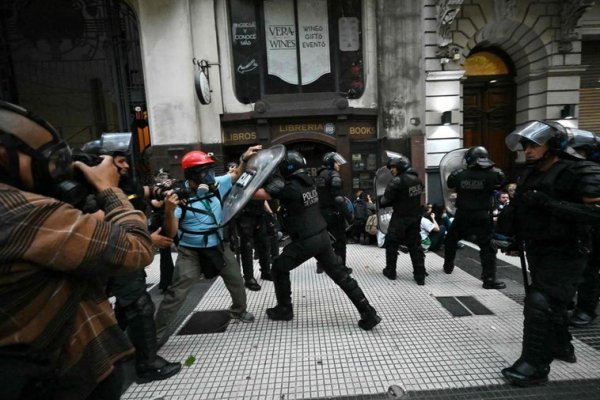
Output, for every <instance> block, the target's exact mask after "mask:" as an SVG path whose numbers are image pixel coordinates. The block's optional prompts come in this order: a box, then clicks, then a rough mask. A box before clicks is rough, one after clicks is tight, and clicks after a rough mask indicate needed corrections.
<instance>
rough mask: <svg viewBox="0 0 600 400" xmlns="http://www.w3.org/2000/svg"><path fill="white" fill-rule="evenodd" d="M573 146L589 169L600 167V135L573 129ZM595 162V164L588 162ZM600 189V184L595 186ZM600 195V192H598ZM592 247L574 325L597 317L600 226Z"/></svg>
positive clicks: (573, 316)
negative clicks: (583, 158)
mask: <svg viewBox="0 0 600 400" xmlns="http://www.w3.org/2000/svg"><path fill="white" fill-rule="evenodd" d="M570 144H571V147H573V148H574V149H575V150H576V151H577V152H578V153H579V154H581V155H582V156H583V157H585V159H586V161H583V162H581V163H580V164H584V163H585V164H586V167H587V169H588V170H590V171H593V170H598V169H600V137H599V136H597V135H594V134H593V133H592V132H589V131H583V130H580V129H577V130H575V131H572V135H571V138H570ZM588 163H593V164H591V165H590V164H588ZM595 187H596V188H597V189H598V190H599V191H600V185H596V186H595ZM596 195H600V193H596ZM591 235H592V247H591V253H590V256H589V260H588V263H587V265H586V267H585V270H584V271H583V282H581V283H580V284H579V286H578V288H577V304H576V307H575V310H574V311H573V315H571V317H570V323H571V325H572V326H576V327H583V326H587V325H589V324H590V323H591V322H592V321H593V320H594V319H596V317H597V315H596V308H597V307H598V300H599V297H600V228H599V227H598V226H594V227H592V228H591Z"/></svg>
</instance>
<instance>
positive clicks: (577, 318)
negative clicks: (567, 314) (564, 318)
mask: <svg viewBox="0 0 600 400" xmlns="http://www.w3.org/2000/svg"><path fill="white" fill-rule="evenodd" d="M594 319H596V316H594V315H591V314H589V313H587V312H585V311H583V310H580V309H576V310H575V311H574V312H573V315H572V316H571V319H570V320H569V323H570V324H571V325H572V326H576V327H583V326H587V325H589V324H591V323H592V322H593V321H594Z"/></svg>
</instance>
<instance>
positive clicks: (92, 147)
mask: <svg viewBox="0 0 600 400" xmlns="http://www.w3.org/2000/svg"><path fill="white" fill-rule="evenodd" d="M101 150H102V141H101V140H100V139H95V140H90V141H89V142H87V143H85V144H84V145H83V146H81V151H83V152H84V153H86V154H93V155H95V156H99V155H100V154H101Z"/></svg>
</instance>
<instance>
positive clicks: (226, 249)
mask: <svg viewBox="0 0 600 400" xmlns="http://www.w3.org/2000/svg"><path fill="white" fill-rule="evenodd" d="M261 148H262V146H260V145H259V146H252V147H249V148H248V150H246V152H244V154H242V156H241V157H240V165H239V167H238V168H233V169H232V170H231V172H229V173H226V174H225V175H222V176H218V177H215V170H214V167H215V160H214V159H213V158H212V156H211V155H209V154H207V153H205V152H203V151H190V152H189V153H187V154H185V155H184V156H183V158H182V159H181V167H182V168H183V173H184V175H185V178H186V182H185V184H186V187H187V189H188V191H189V193H187V195H188V197H189V198H187V199H185V200H184V201H181V202H180V204H179V207H177V208H176V209H175V210H173V209H171V208H169V209H166V210H165V225H164V228H165V233H166V234H167V235H168V236H170V237H174V236H175V235H176V234H177V238H178V244H177V246H178V247H177V251H178V257H177V261H176V263H175V276H174V281H173V284H172V285H171V287H170V290H168V291H167V293H166V294H165V297H164V298H163V301H162V302H161V304H160V307H159V308H158V312H157V313H156V335H157V337H158V338H159V339H160V340H161V341H162V340H164V339H166V338H165V333H166V330H167V327H168V326H169V324H170V323H171V322H172V321H173V319H174V318H175V316H176V315H177V312H178V311H179V309H180V308H181V306H182V304H183V302H184V300H185V298H186V297H187V294H188V293H189V291H190V289H191V288H192V286H193V285H194V283H196V282H197V281H198V280H199V279H200V276H201V275H204V277H206V278H208V279H210V278H213V277H216V276H220V277H221V278H223V282H224V283H225V287H226V288H227V290H228V291H229V294H230V295H231V300H232V303H233V304H232V305H231V307H230V308H229V314H230V316H231V317H232V318H235V319H239V320H240V321H242V322H254V315H252V313H250V312H248V310H247V301H246V291H245V289H244V280H243V279H242V275H241V272H240V266H239V264H238V262H237V260H236V259H235V254H234V253H233V252H232V251H231V248H230V246H229V243H227V244H225V243H224V241H225V238H224V236H223V229H222V228H221V217H222V211H223V208H222V204H221V200H222V199H224V198H225V196H226V195H227V194H228V193H229V191H230V190H231V188H232V186H233V183H234V182H236V181H237V179H238V178H239V176H240V175H241V174H242V173H243V172H244V171H245V169H246V162H247V161H248V160H249V159H250V157H252V156H253V155H254V154H255V153H256V152H257V151H258V150H260V149H261ZM179 197H181V196H179Z"/></svg>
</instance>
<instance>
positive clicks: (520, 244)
mask: <svg viewBox="0 0 600 400" xmlns="http://www.w3.org/2000/svg"><path fill="white" fill-rule="evenodd" d="M517 248H518V251H519V259H520V260H521V272H522V273H523V285H524V286H525V294H527V292H528V291H529V276H528V275H527V261H526V260H525V245H524V243H523V241H522V240H521V239H518V238H517Z"/></svg>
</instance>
